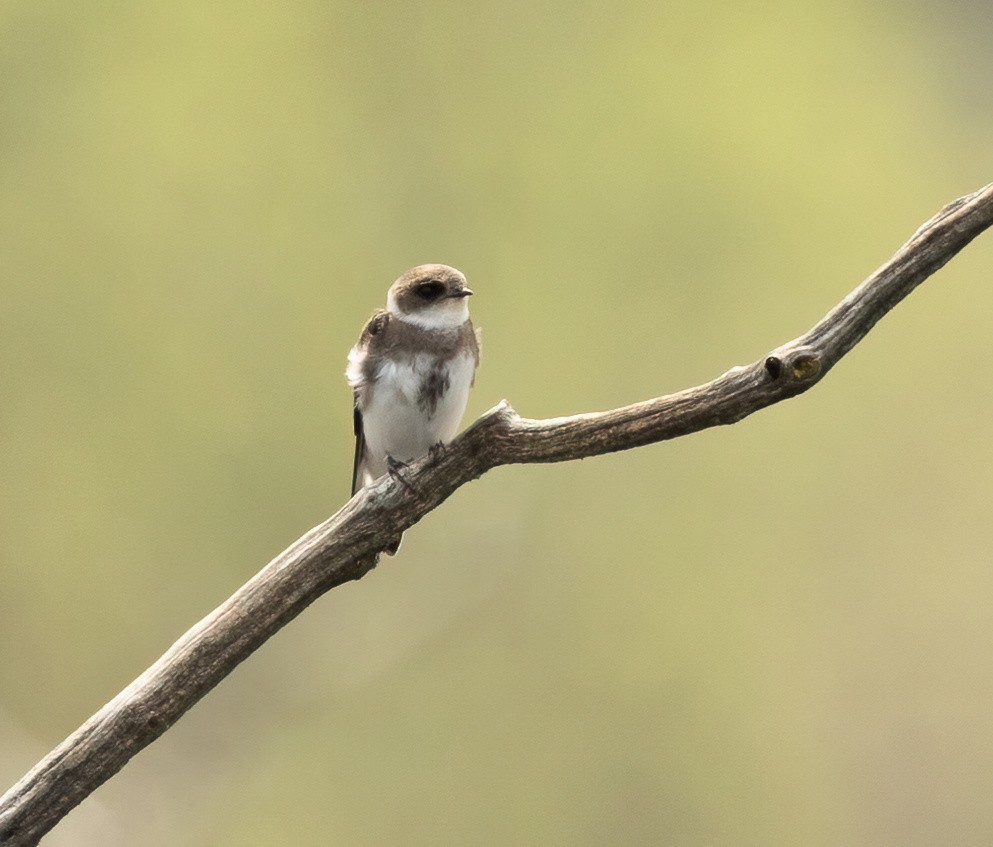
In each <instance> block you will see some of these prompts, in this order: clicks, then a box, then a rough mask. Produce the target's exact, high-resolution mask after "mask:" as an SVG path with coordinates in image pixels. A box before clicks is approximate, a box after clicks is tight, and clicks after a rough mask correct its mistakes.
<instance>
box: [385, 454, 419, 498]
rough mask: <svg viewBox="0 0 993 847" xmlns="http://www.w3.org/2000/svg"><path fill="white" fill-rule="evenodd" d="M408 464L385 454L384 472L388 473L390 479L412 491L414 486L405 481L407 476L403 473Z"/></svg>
mask: <svg viewBox="0 0 993 847" xmlns="http://www.w3.org/2000/svg"><path fill="white" fill-rule="evenodd" d="M408 467H409V465H408V464H407V463H406V462H401V461H400V460H399V459H394V458H393V457H392V456H390V455H389V454H387V456H386V472H387V473H388V474H389V475H390V479H392V480H395V481H396V482H398V483H399V484H400V485H402V486H403V487H404V488H406V489H407V490H408V491H413V490H414V486H412V485H411V484H410V483H409V482H407V478H406V477H405V476H404V475H403V472H404V471H405V470H407V468H408Z"/></svg>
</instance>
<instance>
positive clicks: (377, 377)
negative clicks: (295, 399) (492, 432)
mask: <svg viewBox="0 0 993 847" xmlns="http://www.w3.org/2000/svg"><path fill="white" fill-rule="evenodd" d="M472 293H473V292H472V290H471V289H470V288H469V286H468V284H467V282H466V278H465V276H464V275H463V274H462V272H461V271H458V270H456V269H455V268H453V267H449V266H448V265H439V264H428V265H418V266H417V267H415V268H411V269H410V270H409V271H407V272H406V273H404V274H402V275H401V276H400V277H398V278H397V280H396V281H395V282H394V283H393V284H392V285H391V286H390V288H389V291H388V292H387V295H386V308H385V309H379V310H377V311H376V312H374V313H373V315H372V317H371V318H369V321H368V322H367V323H366V325H365V326H364V327H363V329H362V333H361V335H360V336H359V340H358V342H356V344H355V346H354V347H352V349H351V351H350V352H349V354H348V367H347V368H346V370H345V377H346V379H347V380H348V385H349V386H350V387H351V389H352V394H353V397H354V414H353V420H354V429H355V463H354V465H353V469H352V495H353V496H354V495H355V493H356V492H357V491H359V490H360V489H362V488H364V487H366V486H368V485H371V484H372V483H373V482H374V481H375V480H377V479H378V478H379V477H381V476H382V475H383V474H385V473H387V472H389V473H391V474H399V473H400V470H401V469H402V468H403V467H404V466H405V465H406V464H407V463H408V462H411V461H413V460H414V459H417V458H420V457H421V456H423V455H425V454H426V453H428V452H430V451H432V450H434V449H436V448H437V447H438V445H444V444H447V443H448V442H449V441H451V440H452V438H453V437H454V436H455V433H456V432H457V431H458V428H459V423H460V421H461V420H462V415H463V414H464V412H465V407H466V403H467V401H468V398H469V389H470V388H471V387H472V385H473V382H474V381H475V375H476V368H477V367H478V365H479V351H480V347H481V337H480V332H479V330H478V329H475V328H474V327H473V325H472V321H471V320H470V319H469V303H468V298H469V297H470V296H471V295H472ZM401 538H402V536H397V537H395V538H392V539H390V542H389V544H388V545H387V546H386V547H385V548H384V550H383V552H384V553H386V554H387V555H390V556H392V555H394V554H396V552H397V550H398V549H399V547H400V541H401Z"/></svg>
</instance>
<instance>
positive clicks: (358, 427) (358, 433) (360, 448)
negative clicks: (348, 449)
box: [352, 397, 365, 497]
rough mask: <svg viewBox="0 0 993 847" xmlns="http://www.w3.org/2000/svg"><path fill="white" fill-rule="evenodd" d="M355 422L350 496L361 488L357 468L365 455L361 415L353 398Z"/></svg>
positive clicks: (356, 401) (356, 400)
mask: <svg viewBox="0 0 993 847" xmlns="http://www.w3.org/2000/svg"><path fill="white" fill-rule="evenodd" d="M352 417H353V419H354V421H355V462H354V464H353V465H352V496H353V497H354V496H355V492H356V491H358V490H359V488H360V487H361V486H360V485H359V484H358V483H359V467H360V466H361V464H362V456H363V455H364V454H365V434H364V433H363V431H362V413H361V412H360V411H359V400H358V397H356V398H355V409H354V411H353V413H352Z"/></svg>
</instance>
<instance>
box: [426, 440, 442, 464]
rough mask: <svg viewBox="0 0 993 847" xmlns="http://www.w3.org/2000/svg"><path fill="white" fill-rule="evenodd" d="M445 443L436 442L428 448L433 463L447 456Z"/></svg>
mask: <svg viewBox="0 0 993 847" xmlns="http://www.w3.org/2000/svg"><path fill="white" fill-rule="evenodd" d="M445 446H446V445H445V442H444V441H436V442H435V443H434V444H432V445H431V446H430V447H429V448H428V458H429V459H430V460H431V461H432V462H437V461H438V459H440V458H441V457H442V456H443V455H444V454H445Z"/></svg>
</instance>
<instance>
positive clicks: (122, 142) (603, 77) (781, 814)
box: [0, 0, 993, 847]
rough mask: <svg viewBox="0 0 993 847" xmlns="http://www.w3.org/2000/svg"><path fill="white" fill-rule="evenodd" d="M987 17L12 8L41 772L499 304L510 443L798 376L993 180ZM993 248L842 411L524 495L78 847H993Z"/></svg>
mask: <svg viewBox="0 0 993 847" xmlns="http://www.w3.org/2000/svg"><path fill="white" fill-rule="evenodd" d="M990 30H991V26H990V23H989V10H988V6H987V4H985V3H979V2H975V3H967V2H963V3H952V4H943V5H941V6H937V5H934V6H932V5H930V4H927V3H923V2H917V3H915V2H908V1H907V0H896V2H891V3H886V4H879V3H875V4H871V3H866V2H863V3H858V2H845V0H842V2H838V0H831V2H828V0H814V2H808V3H804V4H796V3H785V2H783V3H724V4H722V3H705V2H704V3H701V2H699V0H694V2H683V3H675V4H659V3H653V2H639V0H632V2H622V3H620V4H612V5H611V4H603V3H586V2H580V3H566V2H548V3H539V4H534V3H522V2H514V0H512V1H511V2H499V3H498V2H486V1H484V2H471V3H454V2H433V3H391V4H367V3H348V4H346V3H335V2H329V3H318V2H303V0H299V2H289V3H281V4H274V3H233V2H220V3H203V2H183V1H182V0H181V1H180V2H175V0H173V2H159V0H149V2H144V3H122V2H112V0H97V2H89V3H69V2H57V1H56V0H52V2H38V0H30V2H28V0H13V2H5V3H2V4H0V782H2V783H3V786H2V787H6V786H7V785H8V784H10V783H12V782H13V781H14V780H15V779H17V778H18V777H19V776H20V775H21V774H22V773H23V772H24V771H25V770H26V769H27V768H28V767H30V766H31V765H32V764H33V763H34V762H35V761H36V759H37V758H39V757H40V756H41V755H42V754H43V753H45V752H46V751H47V750H48V749H49V748H50V747H51V746H53V745H54V744H55V743H57V742H58V741H60V740H61V739H62V738H63V737H64V736H65V735H66V734H67V733H69V732H70V731H72V730H73V729H75V728H76V726H77V725H78V724H79V723H80V722H82V721H83V720H84V719H85V718H86V717H88V716H89V715H90V714H91V713H92V712H93V711H94V710H96V709H97V708H98V707H99V706H101V705H102V704H103V703H104V702H105V701H107V700H108V699H110V698H111V697H112V696H113V695H114V694H116V693H117V691H118V690H119V689H120V688H122V687H123V686H124V685H126V684H127V683H128V682H129V681H130V680H131V679H132V678H133V677H134V676H136V675H137V674H138V673H139V672H140V671H142V670H143V669H144V668H145V667H146V666H147V665H148V664H149V663H151V662H152V661H154V660H155V659H156V658H157V657H158V656H159V655H160V654H161V653H162V652H163V650H165V649H166V648H167V647H168V646H169V645H170V644H171V643H172V641H173V640H174V639H175V638H176V637H177V636H179V635H180V634H181V633H182V632H183V631H184V630H185V629H186V628H187V627H188V626H190V625H191V624H192V623H194V622H195V621H196V620H197V619H198V618H199V617H201V616H202V615H203V614H205V613H206V612H208V611H209V610H210V609H211V608H213V607H214V606H215V605H216V604H217V603H218V602H220V601H221V600H223V599H224V598H225V597H226V596H227V595H228V594H229V593H230V592H232V591H233V590H234V589H235V588H236V587H237V586H238V585H240V584H241V583H242V582H243V581H244V580H246V579H247V578H248V577H250V576H251V575H252V574H253V573H254V572H255V571H256V570H258V569H259V568H260V567H261V566H263V565H264V564H265V563H266V561H267V560H268V559H269V558H270V557H271V556H272V555H274V554H275V553H277V552H278V551H279V550H281V549H282V548H283V547H284V546H286V545H287V544H288V543H289V542H291V541H292V540H293V539H295V538H296V537H297V536H298V535H299V534H301V533H302V532H303V531H305V530H307V529H308V528H309V527H311V526H312V525H314V524H316V523H317V522H319V521H321V520H322V519H323V518H325V517H326V516H327V515H328V514H330V513H331V512H332V511H334V510H335V509H337V508H338V507H339V506H340V505H341V504H342V502H343V501H344V499H345V497H346V495H347V491H348V483H349V477H350V472H351V461H352V456H351V449H352V445H351V442H350V425H351V420H350V414H351V412H350V395H349V392H348V390H347V388H346V386H345V383H344V380H343V377H342V371H343V367H344V357H345V354H346V352H347V350H348V348H349V346H350V345H351V344H352V343H353V341H354V339H355V337H356V335H357V333H358V330H359V328H360V326H361V324H362V321H363V320H364V319H365V318H366V317H367V316H368V314H369V313H370V312H371V310H372V309H373V308H375V307H377V306H379V305H380V304H381V303H382V302H383V299H384V295H385V291H386V288H387V286H388V285H389V283H390V282H391V281H392V279H393V278H394V277H395V276H396V275H398V274H399V273H400V272H402V271H403V270H405V269H406V268H407V267H409V266H411V265H414V264H417V263H420V262H426V261H440V262H447V263H450V264H454V265H456V266H458V267H460V268H461V269H463V270H464V271H465V272H466V274H467V275H468V277H469V279H470V283H471V285H472V287H473V288H474V289H475V290H476V292H477V296H476V297H475V298H473V303H472V308H473V313H474V316H475V318H476V321H477V323H478V324H479V325H481V326H482V327H483V328H484V334H485V348H484V355H483V363H482V367H481V370H480V372H479V376H478V379H477V382H476V388H475V390H474V393H473V395H472V398H471V400H470V404H469V412H468V416H469V417H470V418H471V417H474V416H476V415H478V414H479V413H481V412H482V411H484V410H485V409H487V408H488V407H490V406H491V405H493V404H494V403H496V402H497V401H499V400H500V399H501V398H504V397H506V398H508V399H509V400H510V401H511V402H512V403H513V405H514V406H515V407H516V408H517V409H518V410H519V411H520V412H521V413H522V414H525V415H528V416H532V417H541V416H552V415H561V414H568V413H572V412H577V411H586V410H595V409H603V408H608V407H612V406H616V405H620V404H624V403H628V402H632V401H635V400H639V399H643V398H646V397H650V396H654V395H657V394H661V393H665V392H668V391H673V390H677V389H680V388H683V387H686V386H688V385H692V384H695V383H698V382H702V381H705V380H707V379H710V378H712V377H713V376H716V375H717V374H719V373H721V372H722V371H724V370H726V369H727V368H728V367H730V366H732V365H735V364H740V363H744V362H748V361H752V360H754V359H756V358H758V357H760V356H762V355H763V354H764V353H766V352H767V351H768V350H770V349H771V348H773V347H775V346H777V345H778V344H780V343H782V342H784V341H786V340H788V339H790V338H792V337H794V336H796V335H798V334H800V333H801V332H803V331H804V330H806V329H807V328H808V327H809V326H810V325H811V324H812V323H813V322H814V321H815V320H816V319H818V318H819V317H820V316H821V315H822V314H823V313H824V312H825V311H827V310H828V309H829V308H830V307H831V306H832V305H833V304H834V303H835V302H836V301H837V300H839V299H840V298H841V297H842V296H844V295H845V294H846V293H847V292H848V291H849V290H850V289H851V288H852V287H854V285H855V284H857V283H858V282H859V281H860V280H861V279H862V278H863V277H864V276H865V275H867V274H868V273H869V272H871V271H872V270H873V269H874V268H875V267H876V266H878V265H879V264H880V263H881V262H883V261H884V260H885V259H887V258H888V257H889V255H890V254H891V253H892V252H893V250H895V249H896V248H897V247H898V246H899V245H900V244H901V243H902V242H903V241H904V240H905V239H906V238H907V237H909V235H910V234H911V233H912V232H913V231H914V229H916V227H917V226H918V225H919V224H920V223H921V222H923V221H924V220H925V219H927V218H928V217H930V216H931V215H932V214H933V213H934V212H935V211H937V210H938V208H940V207H941V206H942V205H943V204H944V203H945V202H947V201H950V200H952V199H953V198H955V197H957V196H959V195H961V194H964V193H967V192H969V191H972V190H974V189H976V188H978V187H980V186H981V185H983V184H984V183H986V182H989V181H990V180H991V179H993V157H991V155H990V154H991V150H993V145H991V138H993V109H991V108H990V90H991V88H993V51H991V50H990V47H989V45H990V43H991V42H990ZM991 275H993V235H987V236H985V237H984V238H982V239H980V241H978V242H977V243H975V244H974V245H972V246H971V247H969V248H968V249H967V250H966V252H965V253H963V255H962V256H960V257H959V258H957V259H955V260H954V261H953V263H952V264H951V265H949V266H948V267H947V268H946V269H945V270H943V271H942V272H941V273H940V274H939V275H938V276H937V277H935V278H934V279H933V280H932V281H931V282H929V283H927V285H926V286H925V287H924V288H923V289H921V290H920V291H919V292H918V293H916V294H914V295H913V296H912V297H911V298H910V299H909V300H908V301H907V302H906V303H905V304H903V305H901V306H900V307H899V308H898V309H897V310H896V312H894V313H893V314H892V315H891V316H889V317H888V318H887V319H886V320H884V321H883V322H882V323H881V324H880V325H879V326H878V327H877V328H876V330H875V331H874V332H873V333H872V334H871V335H870V337H869V338H868V339H867V340H866V341H865V343H863V344H862V345H861V346H859V347H858V348H857V349H856V350H855V351H854V352H853V353H852V355H851V356H850V357H849V358H847V359H846V360H845V361H844V362H843V363H842V364H841V365H839V366H838V367H837V368H836V369H835V370H834V371H833V372H832V373H831V375H830V377H829V378H828V379H827V380H826V382H825V383H823V384H822V385H820V386H818V387H817V388H816V389H815V390H814V391H812V392H811V393H809V394H808V395H806V396H804V397H802V398H800V399H797V400H794V401H791V402H789V403H786V404H783V405H779V406H776V407H774V408H772V409H769V410H767V411H765V412H763V413H761V414H759V415H757V416H755V417H753V418H749V419H748V420H746V421H744V422H742V423H741V424H739V425H736V426H734V427H730V428H726V429H722V430H720V431H710V432H707V433H703V434H701V435H697V436H693V437H690V438H685V439H681V440H679V441H676V442H671V443H668V444H665V445H660V446H654V447H649V448H645V449H641V450H638V451H636V452H632V453H627V454H622V455H616V456H610V457H605V458H599V459H596V460H591V461H586V462H582V463H575V464H569V465H559V466H533V467H515V468H510V469H500V470H497V471H495V472H493V473H490V474H487V475H486V476H485V477H483V478H482V479H481V480H480V481H478V482H476V483H473V484H472V485H470V486H468V487H466V488H464V489H462V490H460V491H459V492H458V493H457V495H456V496H455V497H453V498H452V499H451V500H450V501H449V502H447V503H445V504H444V506H443V507H442V508H440V509H439V510H438V511H437V512H435V513H433V514H431V515H430V516H429V517H428V518H427V519H425V520H424V521H423V522H422V524H420V525H419V526H417V527H416V528H414V529H413V530H412V531H411V532H410V533H408V536H407V541H406V543H405V546H404V549H403V551H402V555H400V556H398V557H397V558H396V559H395V560H393V561H389V562H385V563H384V564H383V565H382V566H381V567H380V568H379V569H377V570H376V571H374V572H373V573H372V574H371V575H369V576H368V577H367V578H366V579H364V580H362V581H361V582H360V583H357V584H354V585H351V586H347V587H345V588H343V589H340V590H336V591H334V592H333V593H332V594H331V595H329V596H328V597H326V598H324V599H323V600H321V601H320V602H319V603H317V604H316V605H315V606H313V607H312V608H310V609H309V610H307V612H306V613H305V614H304V615H303V616H302V617H301V618H300V619H298V620H297V621H295V622H294V623H293V624H291V625H290V626H289V627H288V628H287V629H286V630H284V631H283V632H282V633H281V634H280V635H279V636H277V637H276V638H275V639H274V640H273V641H272V642H270V643H269V644H267V645H266V646H265V647H264V648H263V649H262V650H260V651H259V652H258V653H257V654H256V655H254V656H253V657H252V658H251V659H250V660H249V661H248V662H247V663H246V664H245V665H243V666H242V667H241V668H239V669H238V670H237V671H236V672H235V673H234V675H233V676H231V677H230V678H229V679H228V680H227V681H225V682H224V683H223V685H222V686H221V687H220V688H219V689H218V690H216V691H215V692H214V693H213V694H211V695H210V696H209V697H208V698H207V699H206V700H204V701H203V702H201V703H200V704H199V705H198V706H197V707H196V708H195V709H194V710H193V711H192V712H191V713H190V714H189V715H187V716H186V717H185V718H184V719H183V720H182V721H181V722H180V723H179V724H177V725H176V727H174V728H173V729H172V730H171V731H170V732H168V733H167V734H166V736H165V737H163V738H162V739H161V740H160V741H158V742H157V743H155V744H154V745H153V746H152V747H150V748H149V749H148V750H146V751H144V752H143V753H141V754H140V755H139V756H138V757H137V758H136V759H135V760H134V761H133V762H132V763H131V764H130V765H128V766H127V767H126V768H125V770H124V771H122V772H121V774H119V775H118V776H117V777H115V778H114V779H113V780H112V781H111V782H110V783H108V784H107V785H105V786H104V787H103V788H101V789H100V790H99V791H98V792H97V793H96V794H95V795H93V796H92V797H91V798H90V799H89V800H88V801H87V802H86V803H85V804H84V805H83V806H82V807H80V808H79V809H78V810H76V811H75V812H74V813H72V814H71V815H70V816H69V817H68V818H67V819H66V820H65V821H64V822H63V823H62V824H61V825H60V826H59V827H58V829H57V830H56V831H55V832H54V833H53V834H52V835H51V836H50V838H49V839H48V840H47V841H46V842H45V843H46V844H51V845H54V847H65V845H69V847H90V845H100V847H123V845H135V844H141V845H145V846H146V847H165V845H184V846H185V845H189V846H190V847H201V845H202V846H203V847H207V846H208V845H209V847H226V845H244V844H277V845H282V844H286V845H303V847H308V846H309V845H329V844H330V845H338V844H341V845H440V844H458V845H462V844H465V845H518V844H520V845H531V844H536V845H591V846H592V845H605V844H618V845H658V844H665V845H669V844H672V845H701V846H702V845H841V844H844V845H853V846H854V847H861V845H889V844H893V845H915V844H920V845H934V844H955V845H988V844H989V843H991V841H993V801H991V799H990V798H991V797H993V708H991V700H993V661H991V658H990V657H991V655H993V615H991V611H990V608H991V600H993V567H991V564H993V522H991V513H993V503H991V499H993V448H991V446H990V441H989V432H990V423H989V422H990V420H991V417H993V393H991V390H990V372H991V369H993V345H991V343H990V340H989V338H990V327H991V325H993V291H991V288H990V281H991Z"/></svg>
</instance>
